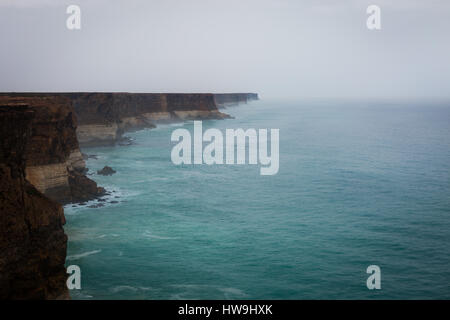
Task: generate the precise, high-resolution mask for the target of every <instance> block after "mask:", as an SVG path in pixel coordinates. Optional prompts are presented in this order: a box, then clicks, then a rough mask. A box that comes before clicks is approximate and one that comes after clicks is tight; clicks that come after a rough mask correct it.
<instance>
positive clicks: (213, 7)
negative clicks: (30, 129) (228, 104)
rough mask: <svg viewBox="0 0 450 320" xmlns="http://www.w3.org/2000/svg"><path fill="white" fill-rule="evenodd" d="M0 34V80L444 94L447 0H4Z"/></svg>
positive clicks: (449, 24) (1, 83)
mask: <svg viewBox="0 0 450 320" xmlns="http://www.w3.org/2000/svg"><path fill="white" fill-rule="evenodd" d="M70 4H77V5H79V6H80V7H81V20H82V22H81V23H82V28H81V30H78V31H70V30H68V29H67V28H66V19H67V17H68V15H67V14H66V7H67V6H68V5H70ZM370 4H376V5H379V6H380V7H381V23H382V29H381V30H379V31H370V30H368V29H367V27H366V19H367V16H368V15H367V14H366V8H367V6H368V5H370ZM0 44H1V50H0V70H1V76H0V91H130V92H258V93H260V94H261V96H262V97H281V96H283V97H300V98H311V97H324V98H335V97H337V98H372V97H378V98H405V97H409V98H438V99H442V98H444V99H447V98H450V1H448V0H390V1H388V0H370V1H366V0H334V1H333V0H323V1H321V0H305V1H301V0H226V1H225V0H222V1H219V0H176V1H174V0H145V1H144V0H142V1H141V0H73V1H65V0H0Z"/></svg>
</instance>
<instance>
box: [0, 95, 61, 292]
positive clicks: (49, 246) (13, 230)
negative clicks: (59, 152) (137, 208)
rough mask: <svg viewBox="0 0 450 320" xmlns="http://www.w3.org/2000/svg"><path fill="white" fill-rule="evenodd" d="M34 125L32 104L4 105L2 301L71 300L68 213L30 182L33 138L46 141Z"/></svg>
mask: <svg viewBox="0 0 450 320" xmlns="http://www.w3.org/2000/svg"><path fill="white" fill-rule="evenodd" d="M34 121H36V112H35V110H33V108H31V107H29V106H28V105H26V104H16V105H14V106H12V105H2V103H0V137H1V140H0V208H1V212H0V252H1V254H0V299H58V298H59V299H65V298H68V297H69V295H68V290H67V287H66V284H65V281H66V271H65V267H64V263H65V259H66V243H67V237H66V235H65V234H64V229H63V224H64V223H65V219H64V214H63V208H62V207H61V205H60V204H58V203H56V202H54V201H52V200H50V199H49V198H47V197H46V196H44V195H43V194H42V193H41V192H39V191H38V190H37V189H36V188H35V187H34V186H33V185H32V184H31V183H30V182H28V181H27V180H26V179H25V175H26V174H25V171H26V167H27V165H26V162H27V160H26V156H27V153H28V154H30V153H32V151H31V150H30V143H31V142H32V140H33V135H35V139H41V140H42V141H43V140H45V137H40V138H37V137H36V133H35V132H33V131H34V126H33V122H34ZM55 147H56V146H55ZM36 151H37V149H36ZM46 154H47V150H46V149H43V150H42V152H41V155H40V156H41V160H39V161H38V162H43V161H44V159H45V158H46V156H47V155H46Z"/></svg>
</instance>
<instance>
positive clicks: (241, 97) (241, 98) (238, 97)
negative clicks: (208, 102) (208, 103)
mask: <svg viewBox="0 0 450 320" xmlns="http://www.w3.org/2000/svg"><path fill="white" fill-rule="evenodd" d="M252 100H259V98H258V94H257V93H216V94H214V101H215V102H216V105H217V107H218V108H224V107H228V106H235V105H238V104H240V103H247V102H249V101H252Z"/></svg>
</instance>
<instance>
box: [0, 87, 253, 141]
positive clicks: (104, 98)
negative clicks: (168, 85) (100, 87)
mask: <svg viewBox="0 0 450 320" xmlns="http://www.w3.org/2000/svg"><path fill="white" fill-rule="evenodd" d="M2 96H9V97H16V98H24V97H28V98H64V99H67V100H68V101H69V103H70V105H71V106H72V109H73V112H74V114H75V115H76V117H77V120H78V128H77V131H76V134H77V137H78V142H79V144H80V145H81V146H99V145H112V144H115V143H116V142H117V141H119V140H120V138H121V136H122V134H123V133H124V132H126V131H130V130H137V129H141V128H148V127H154V126H155V124H156V123H158V122H173V121H183V120H193V119H196V120H202V119H226V118H229V116H228V115H227V114H225V113H222V112H220V111H219V110H218V109H219V108H222V107H226V106H230V105H236V104H239V103H247V102H248V101H250V100H255V99H258V95H257V94H255V93H225V94H210V93H101V92H93V93H87V92H79V93H3V94H0V98H1V97H2Z"/></svg>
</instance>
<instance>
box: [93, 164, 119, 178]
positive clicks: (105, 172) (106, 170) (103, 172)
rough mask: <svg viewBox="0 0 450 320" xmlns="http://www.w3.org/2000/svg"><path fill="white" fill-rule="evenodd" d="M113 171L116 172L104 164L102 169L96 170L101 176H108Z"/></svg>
mask: <svg viewBox="0 0 450 320" xmlns="http://www.w3.org/2000/svg"><path fill="white" fill-rule="evenodd" d="M114 173H116V171H115V170H113V168H111V167H108V166H104V167H103V169H102V170H98V171H97V174H100V175H102V176H110V175H112V174H114Z"/></svg>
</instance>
